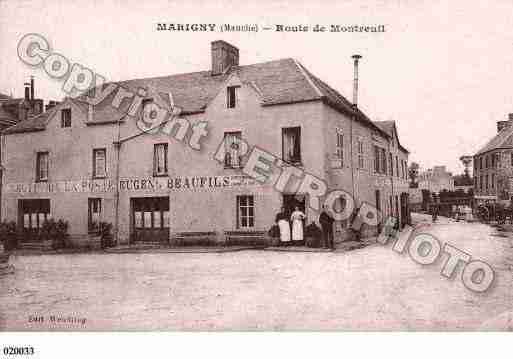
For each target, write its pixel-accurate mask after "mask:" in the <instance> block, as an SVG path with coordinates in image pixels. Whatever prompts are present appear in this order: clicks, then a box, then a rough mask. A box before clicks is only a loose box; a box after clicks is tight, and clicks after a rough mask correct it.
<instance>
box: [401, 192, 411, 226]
mask: <svg viewBox="0 0 513 359" xmlns="http://www.w3.org/2000/svg"><path fill="white" fill-rule="evenodd" d="M408 197H409V195H408V193H401V225H402V227H404V226H405V225H406V224H407V223H408V224H409V223H410V213H409V212H410V210H409V208H408Z"/></svg>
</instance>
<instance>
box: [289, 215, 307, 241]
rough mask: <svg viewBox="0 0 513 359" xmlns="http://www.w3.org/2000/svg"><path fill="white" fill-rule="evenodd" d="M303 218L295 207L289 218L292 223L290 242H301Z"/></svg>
mask: <svg viewBox="0 0 513 359" xmlns="http://www.w3.org/2000/svg"><path fill="white" fill-rule="evenodd" d="M305 217H306V216H305V214H304V213H303V212H301V211H300V210H299V207H296V208H295V210H294V212H292V215H291V216H290V220H291V221H292V241H293V242H295V243H297V242H302V241H303V221H304V219H305Z"/></svg>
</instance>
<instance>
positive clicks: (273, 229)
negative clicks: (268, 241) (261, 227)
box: [268, 224, 280, 238]
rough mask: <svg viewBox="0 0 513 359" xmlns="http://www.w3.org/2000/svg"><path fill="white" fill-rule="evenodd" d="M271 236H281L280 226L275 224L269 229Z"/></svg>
mask: <svg viewBox="0 0 513 359" xmlns="http://www.w3.org/2000/svg"><path fill="white" fill-rule="evenodd" d="M268 234H269V237H271V238H278V237H279V236H280V227H279V226H278V225H277V224H275V225H273V226H272V227H271V229H269V232H268Z"/></svg>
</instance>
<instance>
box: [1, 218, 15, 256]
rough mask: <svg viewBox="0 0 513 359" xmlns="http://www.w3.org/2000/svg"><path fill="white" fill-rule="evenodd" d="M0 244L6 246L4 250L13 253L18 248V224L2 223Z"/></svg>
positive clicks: (12, 222)
mask: <svg viewBox="0 0 513 359" xmlns="http://www.w3.org/2000/svg"><path fill="white" fill-rule="evenodd" d="M0 242H2V244H3V245H4V250H6V251H11V250H13V249H16V248H17V247H18V235H17V233H16V222H14V221H10V222H2V223H0Z"/></svg>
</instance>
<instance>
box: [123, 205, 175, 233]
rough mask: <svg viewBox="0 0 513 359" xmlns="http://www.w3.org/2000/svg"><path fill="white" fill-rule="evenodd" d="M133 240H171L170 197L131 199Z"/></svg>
mask: <svg viewBox="0 0 513 359" xmlns="http://www.w3.org/2000/svg"><path fill="white" fill-rule="evenodd" d="M131 209H132V241H142V242H168V241H169V197H141V198H132V199H131Z"/></svg>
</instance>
